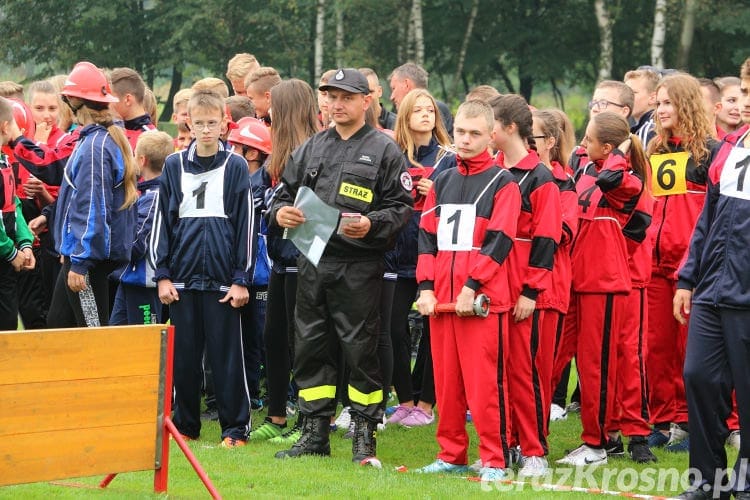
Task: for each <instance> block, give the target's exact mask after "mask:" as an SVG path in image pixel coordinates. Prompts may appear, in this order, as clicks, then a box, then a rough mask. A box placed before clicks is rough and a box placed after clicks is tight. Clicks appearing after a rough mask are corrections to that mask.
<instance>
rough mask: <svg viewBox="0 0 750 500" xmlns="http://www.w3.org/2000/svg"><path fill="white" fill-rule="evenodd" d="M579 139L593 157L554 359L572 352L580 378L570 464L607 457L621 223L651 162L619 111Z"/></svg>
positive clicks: (624, 254)
mask: <svg viewBox="0 0 750 500" xmlns="http://www.w3.org/2000/svg"><path fill="white" fill-rule="evenodd" d="M582 145H583V147H584V148H585V149H586V152H587V155H588V158H589V160H590V161H589V163H588V164H587V165H586V166H585V167H583V169H582V173H581V176H580V177H579V179H578V181H577V183H576V191H577V192H578V232H577V233H576V235H575V236H574V238H573V243H572V254H571V262H572V272H573V280H572V292H571V300H570V308H569V310H568V315H567V316H566V318H565V330H564V334H563V339H562V342H561V345H560V347H559V349H558V352H557V358H558V359H557V360H556V364H557V365H558V366H559V365H560V364H565V363H567V362H568V361H569V360H570V359H571V358H572V357H573V356H574V355H575V357H576V363H577V364H576V366H577V369H578V376H579V380H580V386H581V423H582V425H583V432H582V435H581V438H582V441H583V444H582V445H581V446H579V447H578V448H576V449H575V450H573V451H571V452H570V453H568V454H567V455H566V456H565V457H563V458H562V459H560V460H558V461H557V462H558V463H563V464H569V465H573V466H584V465H591V464H605V463H607V452H606V449H605V448H606V446H607V442H608V435H607V432H606V431H607V425H608V424H609V423H610V421H611V420H612V414H613V411H614V404H615V380H616V374H617V360H618V358H617V342H618V336H619V333H620V331H621V329H622V325H623V317H624V315H626V314H628V311H627V304H628V302H627V300H626V299H627V296H628V294H629V293H630V291H631V288H632V284H631V278H630V269H629V264H628V245H627V242H626V239H625V235H624V234H623V227H624V226H625V225H626V224H627V222H628V221H629V220H630V218H631V216H632V213H633V207H634V206H635V204H636V203H637V201H638V199H639V197H640V195H641V192H642V191H643V184H644V179H645V178H646V174H647V168H648V167H647V166H648V164H647V162H646V159H645V156H644V154H643V148H642V146H641V143H640V141H639V140H638V138H637V137H636V136H634V135H633V134H631V133H630V128H629V127H628V123H627V121H626V120H625V119H624V118H623V117H622V116H620V115H618V114H615V113H612V112H603V113H599V114H597V115H595V116H593V118H592V119H591V121H590V122H589V124H588V126H587V127H586V135H585V137H584V138H583V141H582ZM561 358H562V359H561Z"/></svg>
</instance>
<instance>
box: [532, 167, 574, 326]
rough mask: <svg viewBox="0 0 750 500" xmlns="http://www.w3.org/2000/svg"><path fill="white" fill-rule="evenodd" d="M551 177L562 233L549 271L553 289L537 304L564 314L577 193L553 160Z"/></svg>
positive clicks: (567, 295)
mask: <svg viewBox="0 0 750 500" xmlns="http://www.w3.org/2000/svg"><path fill="white" fill-rule="evenodd" d="M552 176H553V177H554V178H555V184H557V187H558V189H559V190H560V206H561V207H562V233H561V235H560V245H559V246H558V247H557V251H556V252H555V266H554V267H553V268H552V287H551V288H550V289H549V290H546V291H544V292H543V293H542V297H541V298H540V299H539V302H540V303H546V304H549V308H550V309H554V310H556V311H558V312H561V313H563V314H565V313H567V312H568V306H569V305H570V281H571V279H572V276H571V262H570V245H571V243H572V242H573V236H574V235H575V234H576V232H577V231H578V194H577V193H576V184H575V182H574V181H573V177H571V175H570V172H568V171H566V170H565V167H563V166H562V165H560V164H559V163H558V162H556V161H553V162H552Z"/></svg>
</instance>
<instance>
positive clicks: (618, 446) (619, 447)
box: [604, 436, 625, 457]
mask: <svg viewBox="0 0 750 500" xmlns="http://www.w3.org/2000/svg"><path fill="white" fill-rule="evenodd" d="M604 449H605V450H606V451H607V456H609V457H621V456H623V455H625V446H624V445H623V444H622V436H617V439H612V438H609V439H608V440H607V445H606V446H605V447H604Z"/></svg>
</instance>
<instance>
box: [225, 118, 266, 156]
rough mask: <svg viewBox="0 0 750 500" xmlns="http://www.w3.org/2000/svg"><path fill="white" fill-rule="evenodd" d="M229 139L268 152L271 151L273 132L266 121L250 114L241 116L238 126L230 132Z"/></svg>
mask: <svg viewBox="0 0 750 500" xmlns="http://www.w3.org/2000/svg"><path fill="white" fill-rule="evenodd" d="M227 140H228V141H229V142H233V143H235V144H243V145H245V146H250V147H251V148H255V149H258V150H260V151H263V152H264V153H266V154H270V153H271V132H270V131H269V130H268V127H266V125H265V123H263V122H262V121H260V120H258V119H257V118H252V117H249V116H246V117H244V118H240V120H239V121H238V122H237V128H234V129H232V131H231V132H229V137H227Z"/></svg>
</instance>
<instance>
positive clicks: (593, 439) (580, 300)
mask: <svg viewBox="0 0 750 500" xmlns="http://www.w3.org/2000/svg"><path fill="white" fill-rule="evenodd" d="M626 298H627V295H623V294H613V293H577V292H573V293H572V294H571V299H570V309H569V310H568V314H567V315H566V316H565V325H564V327H563V328H564V330H563V336H562V341H561V343H560V345H559V346H558V350H557V358H556V360H555V374H556V375H555V377H554V378H553V381H552V382H553V384H554V383H556V382H558V381H559V379H560V373H561V372H562V369H561V368H560V367H561V366H562V367H564V366H565V364H566V363H567V361H569V360H570V359H571V357H572V356H573V355H575V357H576V368H577V370H578V379H579V382H580V386H581V424H582V426H583V432H582V433H581V439H582V441H583V442H584V443H586V444H587V445H589V446H592V447H594V448H603V447H604V446H605V445H606V443H607V432H606V430H607V429H606V424H607V423H608V422H609V421H610V418H611V417H610V414H611V412H612V411H613V410H614V404H615V380H616V375H617V340H618V336H619V333H620V331H621V330H622V325H621V324H622V318H623V317H624V316H625V314H627V309H626V307H627V300H626Z"/></svg>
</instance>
